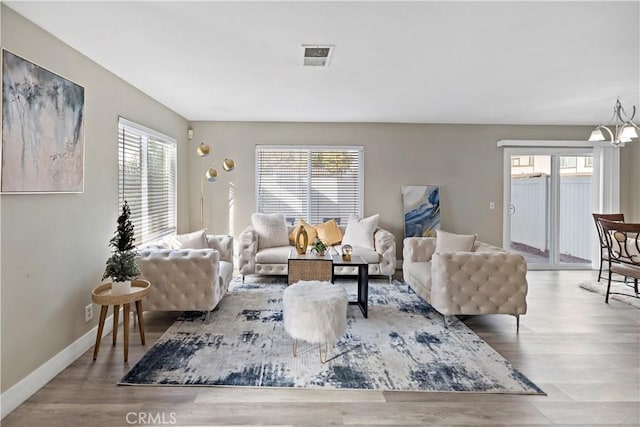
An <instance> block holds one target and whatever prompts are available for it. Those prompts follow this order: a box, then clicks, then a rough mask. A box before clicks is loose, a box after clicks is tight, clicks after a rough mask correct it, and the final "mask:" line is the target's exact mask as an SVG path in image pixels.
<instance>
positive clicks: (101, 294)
mask: <svg viewBox="0 0 640 427" xmlns="http://www.w3.org/2000/svg"><path fill="white" fill-rule="evenodd" d="M150 289H151V284H150V283H149V282H148V281H147V280H140V279H136V280H132V281H131V292H130V293H128V294H125V295H112V294H111V283H105V284H104V285H100V286H98V287H97V288H95V289H94V290H93V291H92V292H91V299H92V300H93V302H94V303H96V304H99V305H101V306H102V307H101V309H100V322H99V323H98V335H97V336H96V345H95V347H94V349H93V360H96V358H97V357H98V350H100V340H101V339H102V330H103V329H104V321H105V319H106V318H107V310H108V309H109V306H110V305H112V306H113V333H112V335H113V345H115V344H116V339H117V337H118V313H119V312H120V306H121V305H122V308H123V311H124V313H123V316H124V318H123V319H122V320H123V323H124V325H123V331H124V361H125V362H127V361H128V360H129V310H130V308H131V303H135V304H136V312H137V313H138V328H139V330H140V342H141V343H142V345H144V324H143V323H142V298H144V297H145V296H146V295H147V294H148V293H149V290H150Z"/></svg>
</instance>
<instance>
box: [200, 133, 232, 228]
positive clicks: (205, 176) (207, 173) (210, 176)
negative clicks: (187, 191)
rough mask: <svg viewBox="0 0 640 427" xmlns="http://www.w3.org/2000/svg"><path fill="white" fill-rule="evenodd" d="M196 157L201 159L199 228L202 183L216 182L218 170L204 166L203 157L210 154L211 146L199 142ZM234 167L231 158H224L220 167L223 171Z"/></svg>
mask: <svg viewBox="0 0 640 427" xmlns="http://www.w3.org/2000/svg"><path fill="white" fill-rule="evenodd" d="M196 153H197V154H198V157H200V158H201V159H202V173H201V174H200V228H201V229H203V228H204V183H205V182H216V181H217V180H218V171H217V170H215V169H214V168H213V167H210V168H208V169H206V168H205V164H204V159H205V157H209V154H211V147H209V146H208V145H207V144H205V143H204V142H201V143H200V145H199V146H198V148H197V149H196ZM235 167H236V164H235V162H234V161H233V160H231V159H224V161H223V162H222V169H224V170H225V172H231V171H232V170H233V169H234V168H235ZM205 169H206V170H205Z"/></svg>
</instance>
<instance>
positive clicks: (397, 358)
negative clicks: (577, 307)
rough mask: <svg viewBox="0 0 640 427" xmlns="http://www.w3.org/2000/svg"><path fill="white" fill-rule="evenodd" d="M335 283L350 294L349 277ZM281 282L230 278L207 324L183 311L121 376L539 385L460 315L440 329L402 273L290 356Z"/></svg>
mask: <svg viewBox="0 0 640 427" xmlns="http://www.w3.org/2000/svg"><path fill="white" fill-rule="evenodd" d="M337 285H339V286H345V288H347V292H348V293H349V294H350V295H355V283H354V281H344V282H340V281H338V282H337ZM285 286H286V285H285V284H283V283H247V284H242V283H240V282H239V281H238V280H235V281H234V282H233V283H232V288H231V290H230V291H229V292H228V293H227V295H226V296H225V297H224V298H223V300H222V301H221V302H220V304H219V306H218V307H217V308H216V310H214V312H213V313H211V319H210V321H209V323H208V324H207V323H205V322H204V315H202V314H201V313H195V312H188V313H184V314H183V315H182V316H181V317H180V318H179V319H178V320H177V321H176V322H175V323H174V324H173V325H172V326H171V327H170V328H169V329H168V330H167V331H166V333H165V334H164V335H163V336H162V337H161V338H160V339H159V340H158V341H157V342H156V343H155V344H154V345H153V347H152V348H151V349H150V350H149V351H148V352H147V354H145V355H144V356H143V358H142V359H141V360H140V362H138V363H137V364H136V365H135V366H134V367H133V368H132V369H131V371H129V372H128V373H127V374H126V375H125V377H124V378H123V379H122V380H121V382H120V384H127V385H180V386H187V385H193V386H216V385H221V386H222V385H224V386H251V387H301V388H334V389H376V390H403V391H446V392H452V391H459V392H485V393H517V394H544V392H543V391H542V390H540V388H538V387H537V386H536V385H535V384H534V383H532V382H531V381H530V380H529V379H528V378H527V377H525V376H524V375H523V374H521V373H520V372H518V371H517V370H515V369H514V368H513V367H512V366H511V364H510V363H509V362H508V361H507V360H505V359H504V358H503V357H502V356H500V355H499V354H498V353H497V352H496V351H495V350H493V349H492V348H491V347H490V346H489V345H488V344H487V343H486V342H484V341H483V340H482V339H481V338H480V337H478V336H477V335H476V334H475V333H473V332H472V331H471V330H470V329H469V328H468V327H467V326H465V325H464V324H463V323H462V322H460V321H459V320H457V319H456V318H451V319H450V321H449V324H448V327H447V328H445V326H444V322H443V318H442V316H441V315H440V314H439V313H438V312H436V311H435V310H434V309H433V308H432V307H431V306H430V305H429V304H427V303H425V302H424V301H423V300H421V299H420V298H419V297H418V296H417V295H416V294H415V293H414V292H413V291H412V290H411V289H409V287H408V286H407V285H406V284H405V283H403V282H394V283H393V284H389V283H388V282H387V281H385V280H370V284H369V317H368V318H367V319H365V318H363V316H362V314H361V312H360V310H359V308H358V307H357V306H349V308H348V314H347V316H348V319H347V322H348V326H347V333H346V335H345V336H344V337H343V338H341V339H340V340H339V341H338V343H337V345H336V347H335V348H331V346H329V353H330V354H329V359H330V360H329V361H328V362H327V363H326V364H322V363H320V360H319V352H318V346H317V345H311V344H305V343H302V342H299V343H298V354H297V357H293V356H292V340H291V338H290V337H289V336H288V335H287V333H286V332H285V331H284V326H283V322H282V293H283V290H284V288H285ZM514 333H515V330H514Z"/></svg>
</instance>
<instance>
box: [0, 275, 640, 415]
mask: <svg viewBox="0 0 640 427" xmlns="http://www.w3.org/2000/svg"><path fill="white" fill-rule="evenodd" d="M593 277H594V274H593V272H566V271H565V272H552V271H532V272H530V273H529V275H528V278H529V297H528V304H529V313H528V314H527V315H526V316H523V317H522V322H521V329H520V334H519V335H516V333H515V320H514V318H513V317H511V316H500V315H488V316H475V317H470V318H467V319H465V320H464V321H465V323H466V324H467V325H468V326H470V327H471V328H472V329H473V330H474V331H476V333H478V335H480V336H481V337H482V338H484V339H485V340H486V341H487V342H488V343H489V344H490V345H491V346H493V347H494V348H495V349H496V350H497V351H499V352H500V353H501V354H502V355H503V356H504V357H506V358H507V359H508V360H510V361H511V362H512V363H513V364H514V365H515V367H516V368H517V369H519V370H520V371H521V372H523V373H524V374H525V375H527V376H528V377H529V378H530V379H531V380H533V381H534V382H535V383H536V384H538V385H539V386H540V387H541V388H542V389H543V390H544V391H546V392H547V393H548V395H547V396H519V395H487V394H473V393H468V394H463V393H420V392H417V393H414V392H378V391H357V392H355V391H329V390H327V391H324V390H322V391H314V390H291V389H250V388H204V387H203V388H198V387H123V386H120V387H119V386H117V385H115V384H116V382H117V381H118V379H119V378H121V377H122V376H123V375H124V374H125V373H126V372H127V371H128V370H129V368H130V367H132V366H133V365H134V364H135V363H136V362H137V361H138V360H139V358H140V357H141V356H142V355H143V354H144V352H145V350H146V349H148V348H149V347H150V346H151V344H152V343H153V342H154V341H155V340H156V339H157V338H158V337H159V336H160V335H161V334H162V333H163V331H164V330H165V329H166V328H167V327H168V326H169V325H170V324H171V323H172V321H173V318H172V317H171V316H168V315H167V314H166V313H162V314H160V313H146V314H145V318H146V319H147V320H146V332H147V334H146V335H147V346H146V347H142V346H140V344H139V343H140V341H139V339H138V337H137V335H136V334H135V333H132V336H131V337H132V343H131V347H130V353H129V360H130V362H129V364H127V365H125V364H124V363H123V361H122V344H121V342H120V341H119V343H118V345H117V346H116V347H112V346H111V343H110V339H111V337H110V336H109V337H107V338H105V339H104V341H103V343H102V345H101V348H100V354H99V356H98V360H97V361H96V362H93V361H92V360H91V359H92V350H90V351H88V352H87V353H86V354H84V355H83V356H82V357H81V358H80V359H78V360H77V361H76V362H75V363H73V364H72V365H71V366H70V367H69V368H68V369H66V370H65V371H64V372H62V373H61V374H60V375H58V376H57V377H56V378H55V379H54V380H53V381H51V382H50V383H49V384H47V385H46V386H45V387H44V388H43V389H42V390H40V391H39V392H37V393H36V394H35V395H34V396H33V397H32V398H30V399H29V400H28V401H27V402H25V403H24V404H23V405H21V406H20V407H19V408H17V409H16V410H15V411H14V412H13V413H12V414H10V415H9V416H7V417H6V418H5V419H4V420H3V422H2V425H3V426H4V427H12V426H21V427H22V426H27V427H37V426H50V427H53V426H127V425H178V426H188V425H192V426H195V425H261V426H276V425H277V426H295V425H305V426H308V425H402V426H411V425H413V426H418V425H420V426H424V425H443V426H444V425H446V426H451V425H455V426H479V425H485V426H494V425H510V426H513V425H519V426H523V425H565V426H569V425H571V426H585V425H601V426H612V425H628V426H638V425H640V409H639V408H640V403H639V402H640V392H639V383H640V382H639V377H640V359H639V354H640V310H637V309H634V308H632V307H630V306H627V305H625V304H622V303H619V302H616V301H612V302H611V303H610V304H608V305H607V304H605V303H604V297H601V296H600V295H597V294H594V293H590V292H587V291H584V290H582V289H579V288H578V287H577V285H576V284H577V283H578V282H580V281H581V280H584V279H589V278H593ZM119 335H121V334H119ZM127 414H129V415H127ZM149 415H151V417H152V418H151V420H149ZM127 417H128V419H127ZM143 417H144V418H143ZM162 417H164V418H162ZM149 421H152V422H149Z"/></svg>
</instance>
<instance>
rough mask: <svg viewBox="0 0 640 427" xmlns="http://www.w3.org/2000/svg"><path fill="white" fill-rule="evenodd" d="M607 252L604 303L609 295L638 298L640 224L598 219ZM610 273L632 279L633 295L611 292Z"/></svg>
mask: <svg viewBox="0 0 640 427" xmlns="http://www.w3.org/2000/svg"><path fill="white" fill-rule="evenodd" d="M599 222H600V224H601V225H602V229H603V232H604V233H603V234H604V238H605V241H606V242H607V251H608V254H609V261H610V266H609V283H608V284H607V295H606V296H605V299H604V302H606V303H608V302H609V294H619V295H626V296H630V297H634V298H640V295H639V294H638V279H640V224H634V223H629V222H618V221H608V220H606V219H600V220H599ZM611 273H618V274H621V275H623V276H625V277H630V278H632V279H633V290H634V292H635V295H630V294H626V293H621V292H611Z"/></svg>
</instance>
